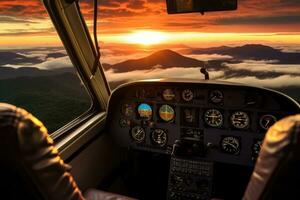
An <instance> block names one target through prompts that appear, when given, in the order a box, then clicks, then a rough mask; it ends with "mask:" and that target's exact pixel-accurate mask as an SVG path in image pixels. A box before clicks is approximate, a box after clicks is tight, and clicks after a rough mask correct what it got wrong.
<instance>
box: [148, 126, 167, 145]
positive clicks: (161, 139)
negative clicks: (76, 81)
mask: <svg viewBox="0 0 300 200" xmlns="http://www.w3.org/2000/svg"><path fill="white" fill-rule="evenodd" d="M151 138H152V141H153V143H154V144H156V145H159V146H161V147H162V146H165V145H166V144H167V141H168V135H167V132H166V131H164V130H163V129H154V130H153V131H152V133H151Z"/></svg>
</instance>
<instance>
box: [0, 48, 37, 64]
mask: <svg viewBox="0 0 300 200" xmlns="http://www.w3.org/2000/svg"><path fill="white" fill-rule="evenodd" d="M41 62H42V60H41V59H39V58H37V57H26V56H23V55H20V54H18V53H15V52H10V51H0V66H1V65H6V64H12V65H14V64H22V63H32V64H37V63H41Z"/></svg>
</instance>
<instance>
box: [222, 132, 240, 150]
mask: <svg viewBox="0 0 300 200" xmlns="http://www.w3.org/2000/svg"><path fill="white" fill-rule="evenodd" d="M221 149H222V151H223V152H225V153H228V154H233V155H237V154H239V153H240V140H239V138H237V137H234V136H228V137H224V138H223V139H222V141H221Z"/></svg>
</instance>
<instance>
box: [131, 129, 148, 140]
mask: <svg viewBox="0 0 300 200" xmlns="http://www.w3.org/2000/svg"><path fill="white" fill-rule="evenodd" d="M130 134H131V137H132V139H133V140H134V141H135V142H137V143H141V142H143V141H144V140H145V137H146V132H145V130H144V129H143V128H142V127H140V126H135V127H133V128H132V129H131V131H130Z"/></svg>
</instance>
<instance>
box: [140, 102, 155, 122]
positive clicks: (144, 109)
mask: <svg viewBox="0 0 300 200" xmlns="http://www.w3.org/2000/svg"><path fill="white" fill-rule="evenodd" d="M138 113H139V116H140V117H141V118H144V119H150V118H151V117H152V108H151V106H150V105H148V104H146V103H142V104H140V105H139V107H138Z"/></svg>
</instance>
